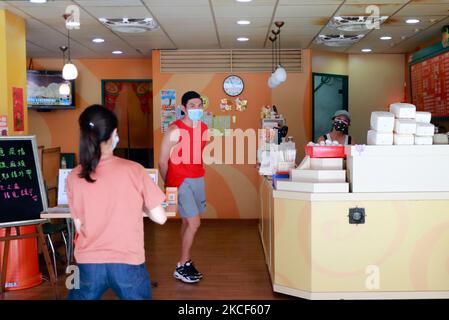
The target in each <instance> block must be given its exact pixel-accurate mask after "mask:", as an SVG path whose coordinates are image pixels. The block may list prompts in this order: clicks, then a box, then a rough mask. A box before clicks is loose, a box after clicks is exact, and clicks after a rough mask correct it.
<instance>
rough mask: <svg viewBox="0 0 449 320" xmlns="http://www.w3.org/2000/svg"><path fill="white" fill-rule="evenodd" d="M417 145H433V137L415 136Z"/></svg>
mask: <svg viewBox="0 0 449 320" xmlns="http://www.w3.org/2000/svg"><path fill="white" fill-rule="evenodd" d="M415 144H416V145H432V144H433V137H432V136H415Z"/></svg>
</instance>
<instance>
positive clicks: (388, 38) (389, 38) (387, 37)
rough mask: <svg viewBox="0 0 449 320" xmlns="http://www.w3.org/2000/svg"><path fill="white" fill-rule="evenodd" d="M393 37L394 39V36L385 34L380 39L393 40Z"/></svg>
mask: <svg viewBox="0 0 449 320" xmlns="http://www.w3.org/2000/svg"><path fill="white" fill-rule="evenodd" d="M391 39H393V38H392V37H390V36H383V37H380V40H391Z"/></svg>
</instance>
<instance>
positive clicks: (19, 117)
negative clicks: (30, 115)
mask: <svg viewBox="0 0 449 320" xmlns="http://www.w3.org/2000/svg"><path fill="white" fill-rule="evenodd" d="M12 103H13V119H14V131H19V132H20V131H24V130H25V129H24V109H23V88H15V87H14V88H12Z"/></svg>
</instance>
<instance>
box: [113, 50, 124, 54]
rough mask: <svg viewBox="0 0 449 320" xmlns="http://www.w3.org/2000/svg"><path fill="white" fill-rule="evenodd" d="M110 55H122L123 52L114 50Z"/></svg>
mask: <svg viewBox="0 0 449 320" xmlns="http://www.w3.org/2000/svg"><path fill="white" fill-rule="evenodd" d="M112 54H123V51H120V50H115V51H112Z"/></svg>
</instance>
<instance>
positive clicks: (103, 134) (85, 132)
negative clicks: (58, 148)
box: [79, 105, 118, 183]
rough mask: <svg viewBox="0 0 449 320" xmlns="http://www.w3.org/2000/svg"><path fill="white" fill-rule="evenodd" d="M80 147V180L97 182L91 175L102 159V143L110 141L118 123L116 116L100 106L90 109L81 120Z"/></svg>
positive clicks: (84, 112)
mask: <svg viewBox="0 0 449 320" xmlns="http://www.w3.org/2000/svg"><path fill="white" fill-rule="evenodd" d="M79 125H80V131H81V132H80V145H79V155H80V163H81V172H80V174H79V177H80V178H84V179H86V181H87V182H90V183H93V182H95V180H94V179H92V177H91V174H92V173H93V172H94V171H95V169H96V168H97V166H98V163H99V162H100V158H101V143H102V142H104V141H107V140H109V138H110V137H111V134H112V132H113V131H114V129H116V128H117V125H118V121H117V117H116V116H115V114H114V113H113V112H112V111H110V110H108V109H106V108H104V107H102V106H100V105H92V106H90V107H88V108H87V109H86V110H84V111H83V113H82V114H81V115H80V118H79Z"/></svg>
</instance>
